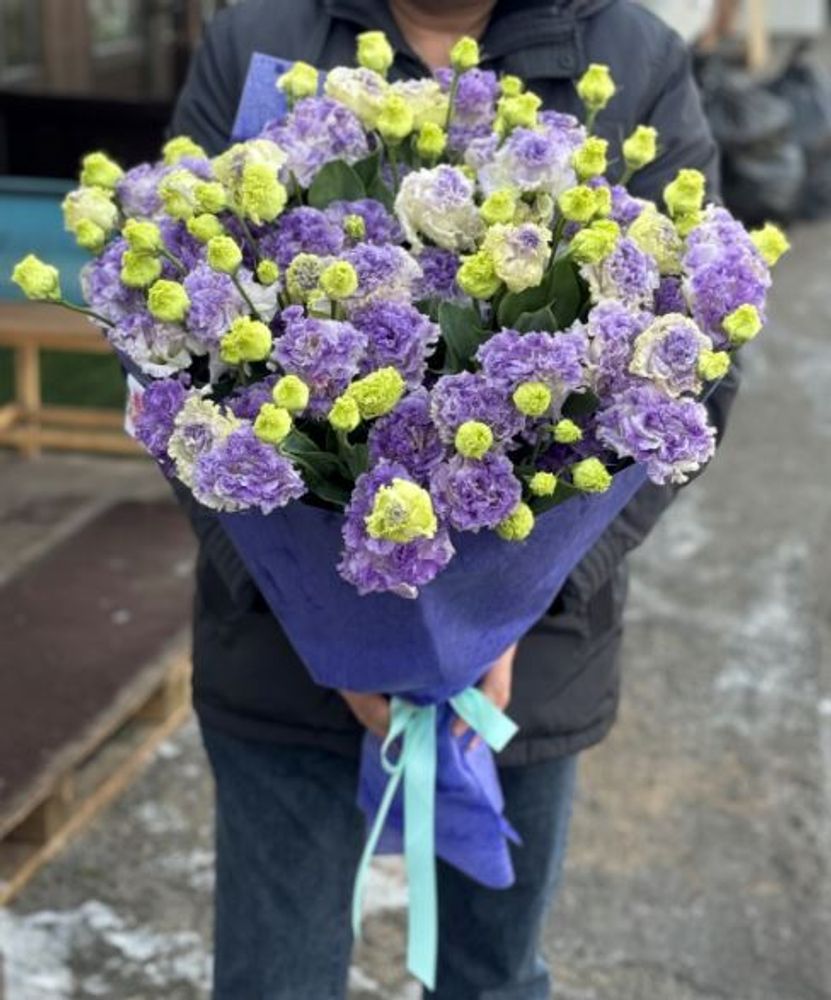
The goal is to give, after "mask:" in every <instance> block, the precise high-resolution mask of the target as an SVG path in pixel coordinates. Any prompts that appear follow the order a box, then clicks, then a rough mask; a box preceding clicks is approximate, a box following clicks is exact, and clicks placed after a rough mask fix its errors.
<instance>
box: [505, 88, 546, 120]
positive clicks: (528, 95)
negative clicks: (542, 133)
mask: <svg viewBox="0 0 831 1000" xmlns="http://www.w3.org/2000/svg"><path fill="white" fill-rule="evenodd" d="M541 106H542V98H541V97H540V96H539V94H535V93H533V91H530V90H528V91H526V92H525V93H523V94H517V95H516V97H502V98H500V100H499V105H498V107H499V117H500V119H501V120H502V122H503V123H504V125H505V126H506V127H507V128H509V129H511V128H533V127H534V126H535V125H536V124H537V112H538V111H539V110H540V107H541Z"/></svg>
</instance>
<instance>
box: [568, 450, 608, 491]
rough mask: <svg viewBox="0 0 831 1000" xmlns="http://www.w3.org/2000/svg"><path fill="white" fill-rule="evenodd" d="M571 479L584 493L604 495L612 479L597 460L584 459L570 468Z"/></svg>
mask: <svg viewBox="0 0 831 1000" xmlns="http://www.w3.org/2000/svg"><path fill="white" fill-rule="evenodd" d="M571 479H572V482H573V483H574V485H575V486H576V487H577V489H578V490H583V492H584V493H605V492H606V490H608V488H609V487H610V486H611V485H612V477H611V476H610V475H609V472H608V470H607V469H606V466H605V465H604V464H603V463H602V462H601V461H600V459H599V458H584V459H583V461H582V462H577V463H576V464H575V465H573V466H572V467H571Z"/></svg>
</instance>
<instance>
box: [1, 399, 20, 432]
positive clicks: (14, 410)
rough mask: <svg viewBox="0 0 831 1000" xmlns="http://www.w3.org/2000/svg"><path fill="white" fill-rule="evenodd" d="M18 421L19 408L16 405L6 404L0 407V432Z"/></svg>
mask: <svg viewBox="0 0 831 1000" xmlns="http://www.w3.org/2000/svg"><path fill="white" fill-rule="evenodd" d="M19 419H20V407H19V406H18V405H17V403H7V404H6V405H5V406H0V431H2V430H5V429H6V428H7V427H11V426H12V425H13V424H14V423H15V421H17V420H19Z"/></svg>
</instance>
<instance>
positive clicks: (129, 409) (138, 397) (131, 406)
mask: <svg viewBox="0 0 831 1000" xmlns="http://www.w3.org/2000/svg"><path fill="white" fill-rule="evenodd" d="M143 400H144V386H143V385H142V384H141V382H139V380H138V379H137V378H135V376H133V375H128V376H127V401H126V403H125V405H124V432H125V434H127V435H128V436H129V437H131V438H132V439H133V440H134V441H138V437H137V436H136V420H137V419H138V416H139V414H140V413H141V406H142V401H143Z"/></svg>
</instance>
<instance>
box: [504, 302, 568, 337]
mask: <svg viewBox="0 0 831 1000" xmlns="http://www.w3.org/2000/svg"><path fill="white" fill-rule="evenodd" d="M512 329H513V330H517V331H518V332H519V333H528V332H529V331H530V330H547V331H548V332H549V333H556V332H557V330H559V329H560V324H559V323H558V322H557V317H556V316H555V315H554V313H553V312H552V310H551V307H550V306H544V307H543V308H542V309H537V310H535V311H534V312H524V313H521V314H520V315H519V316H518V317H517V318H516V319H515V320H514V323H513V326H512Z"/></svg>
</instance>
